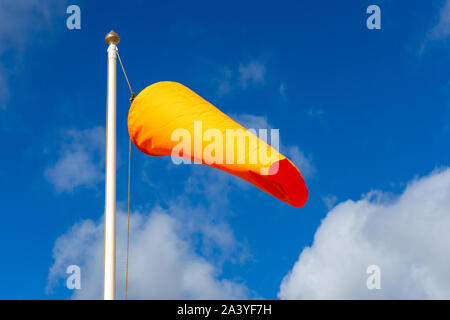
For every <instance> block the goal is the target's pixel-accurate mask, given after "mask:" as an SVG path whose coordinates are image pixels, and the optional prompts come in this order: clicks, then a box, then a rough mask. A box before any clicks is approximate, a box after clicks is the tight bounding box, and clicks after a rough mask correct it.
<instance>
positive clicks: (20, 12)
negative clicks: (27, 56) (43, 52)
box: [0, 0, 65, 110]
mask: <svg viewBox="0 0 450 320" xmlns="http://www.w3.org/2000/svg"><path fill="white" fill-rule="evenodd" d="M63 6H64V3H63V2H55V1H50V0H20V1H1V2H0V61H2V60H3V59H1V58H2V57H3V55H4V54H5V53H8V54H9V56H8V57H9V59H8V61H9V64H8V66H5V65H4V64H3V63H2V62H0V110H1V109H6V106H7V103H8V99H9V76H10V74H11V73H13V72H16V71H17V70H16V69H17V68H18V67H19V66H20V65H21V63H22V58H23V55H24V52H25V49H26V48H27V47H28V46H29V45H30V44H31V43H33V37H35V36H36V35H37V34H39V32H42V31H43V30H45V29H48V28H49V27H50V26H51V24H52V20H53V18H54V16H55V13H56V12H61V13H64V12H65V11H64V10H63V9H62V8H63Z"/></svg>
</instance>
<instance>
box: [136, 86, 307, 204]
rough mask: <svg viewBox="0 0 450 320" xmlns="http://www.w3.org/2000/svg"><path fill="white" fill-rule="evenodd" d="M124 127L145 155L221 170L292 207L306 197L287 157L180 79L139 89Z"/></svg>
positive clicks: (302, 184)
mask: <svg viewBox="0 0 450 320" xmlns="http://www.w3.org/2000/svg"><path fill="white" fill-rule="evenodd" d="M128 132H129V134H130V137H131V140H132V141H133V143H134V145H135V146H136V147H137V148H138V149H139V150H140V151H142V152H143V153H145V154H148V155H151V156H171V157H172V160H173V161H174V162H175V163H177V164H178V163H181V162H183V163H192V162H193V163H197V164H203V165H207V166H210V167H213V168H217V169H220V170H223V171H225V172H228V173H230V174H233V175H235V176H238V177H240V178H242V179H244V180H246V181H248V182H250V183H252V184H253V185H255V186H256V187H258V188H259V189H261V190H263V191H265V192H267V193H269V194H271V195H272V196H274V197H276V198H278V199H279V200H281V201H284V202H286V203H288V204H290V205H291V206H294V207H302V206H303V205H304V204H305V203H306V201H307V199H308V189H307V188H306V184H305V181H304V180H303V177H302V175H301V173H300V171H299V170H298V169H297V167H296V166H295V165H294V164H293V163H292V162H291V161H290V160H289V159H287V158H286V157H285V156H283V155H282V154H280V153H279V152H278V151H277V150H275V148H272V147H271V146H270V145H268V144H267V143H266V142H265V141H264V140H263V139H261V137H260V138H258V136H257V135H256V134H255V133H256V131H255V130H251V129H249V130H247V129H246V128H244V127H242V126H241V125H239V124H238V123H236V122H235V121H234V120H232V119H231V118H230V117H228V116H227V115H226V114H224V113H223V112H221V111H220V110H219V109H217V108H216V107H215V106H213V105H212V104H211V103H209V102H208V101H206V100H205V99H203V98H202V97H200V96H199V95H198V94H196V93H195V92H193V91H192V90H190V89H189V88H187V87H185V86H184V85H182V84H180V83H177V82H170V81H163V82H157V83H154V84H152V85H150V86H148V87H147V88H145V89H144V90H142V91H141V92H140V93H139V94H138V95H137V96H136V98H135V99H134V101H133V103H132V105H131V107H130V110H129V113H128ZM266 136H267V132H266Z"/></svg>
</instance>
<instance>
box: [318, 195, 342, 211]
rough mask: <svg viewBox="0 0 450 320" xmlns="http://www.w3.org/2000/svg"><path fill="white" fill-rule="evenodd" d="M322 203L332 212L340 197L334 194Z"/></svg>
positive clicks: (323, 198)
mask: <svg viewBox="0 0 450 320" xmlns="http://www.w3.org/2000/svg"><path fill="white" fill-rule="evenodd" d="M322 201H323V203H324V204H325V207H327V209H328V210H331V209H333V207H334V205H335V204H336V202H337V201H338V197H336V196H335V195H334V194H328V195H326V196H323V197H322Z"/></svg>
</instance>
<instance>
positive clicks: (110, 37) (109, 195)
mask: <svg viewBox="0 0 450 320" xmlns="http://www.w3.org/2000/svg"><path fill="white" fill-rule="evenodd" d="M105 41H106V43H107V44H109V47H108V93H107V119H106V176H105V247H104V261H103V299H104V300H114V299H115V298H116V61H117V44H118V43H119V41H120V37H119V35H118V34H117V33H115V32H114V31H110V32H109V33H108V34H107V35H106V37H105Z"/></svg>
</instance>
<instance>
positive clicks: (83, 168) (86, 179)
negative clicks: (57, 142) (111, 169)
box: [45, 127, 105, 193]
mask: <svg viewBox="0 0 450 320" xmlns="http://www.w3.org/2000/svg"><path fill="white" fill-rule="evenodd" d="M64 139H65V142H64V143H63V144H62V146H61V152H60V157H59V159H58V160H57V162H56V163H55V164H53V165H51V166H49V167H47V169H46V170H45V177H46V178H47V180H48V181H49V182H50V183H52V184H53V185H54V186H55V190H56V191H57V192H69V193H70V192H72V191H73V190H74V189H75V188H77V187H80V186H85V187H88V188H92V187H95V186H96V184H97V183H98V182H100V181H102V180H103V179H104V173H103V168H104V160H105V159H104V153H105V152H104V150H105V128H103V127H95V128H91V129H86V130H68V131H66V132H65V134H64Z"/></svg>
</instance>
